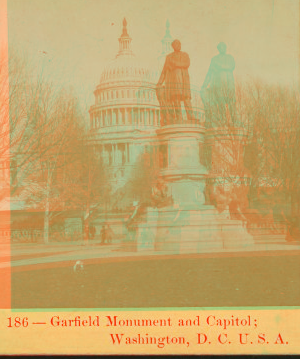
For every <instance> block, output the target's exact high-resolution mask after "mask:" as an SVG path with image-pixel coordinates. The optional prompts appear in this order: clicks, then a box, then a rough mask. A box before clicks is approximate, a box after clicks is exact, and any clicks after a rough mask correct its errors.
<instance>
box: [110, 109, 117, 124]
mask: <svg viewBox="0 0 300 359" xmlns="http://www.w3.org/2000/svg"><path fill="white" fill-rule="evenodd" d="M111 113H112V125H113V126H115V125H116V124H117V119H116V117H117V116H116V111H115V109H112V110H111Z"/></svg>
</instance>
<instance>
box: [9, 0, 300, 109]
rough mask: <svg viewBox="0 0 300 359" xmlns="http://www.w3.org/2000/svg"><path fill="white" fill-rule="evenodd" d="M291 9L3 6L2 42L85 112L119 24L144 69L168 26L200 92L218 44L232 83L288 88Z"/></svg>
mask: <svg viewBox="0 0 300 359" xmlns="http://www.w3.org/2000/svg"><path fill="white" fill-rule="evenodd" d="M298 6H299V2H298V0H8V34H9V35H8V36H9V44H10V45H12V46H13V47H14V48H16V49H17V50H18V51H23V50H25V51H26V52H27V54H28V55H29V56H30V59H31V61H32V64H33V65H34V66H35V68H36V69H37V70H40V69H42V68H43V69H44V71H45V73H46V74H48V75H49V76H51V77H52V79H53V81H57V82H62V83H66V84H71V85H72V86H74V88H75V89H76V91H78V93H79V95H80V97H81V98H82V100H83V101H86V103H87V104H88V105H90V104H91V102H92V100H93V97H92V92H93V90H94V89H95V86H96V85H97V84H98V82H99V79H100V75H101V72H102V70H103V68H104V66H105V65H106V64H107V63H108V62H109V61H110V60H112V59H113V58H114V57H115V55H116V53H117V51H118V37H119V36H120V34H121V31H122V20H123V18H124V17H126V19H127V21H128V32H129V34H130V36H131V37H132V40H133V41H132V49H133V51H134V52H135V54H136V55H137V56H138V57H139V58H140V60H141V63H149V64H154V63H155V62H156V59H157V56H158V55H159V54H160V52H161V39H162V38H163V36H164V33H165V24H166V20H167V19H169V21H170V24H171V34H172V36H173V37H174V38H178V39H180V40H181V42H182V50H183V51H186V52H188V53H189V55H190V58H191V67H190V75H191V81H192V82H193V83H195V84H197V85H199V86H201V85H202V83H203V81H204V77H205V74H206V72H207V69H208V67H209V64H210V59H211V57H212V56H214V55H216V54H217V50H216V46H217V44H218V43H219V42H220V41H224V42H226V44H227V46H228V52H229V53H231V54H232V55H233V56H234V58H235V61H236V70H235V76H236V77H245V76H250V77H252V76H258V77H262V78H263V79H264V80H266V81H275V82H288V83H291V82H292V81H294V80H295V79H296V78H297V76H298V72H297V71H298V70H297V66H298V61H299V8H298ZM44 52H46V54H45V53H44Z"/></svg>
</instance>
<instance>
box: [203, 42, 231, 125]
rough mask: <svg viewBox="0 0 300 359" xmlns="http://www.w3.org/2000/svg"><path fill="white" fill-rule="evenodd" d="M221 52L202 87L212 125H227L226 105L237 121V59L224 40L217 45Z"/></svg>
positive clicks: (207, 113)
mask: <svg viewBox="0 0 300 359" xmlns="http://www.w3.org/2000/svg"><path fill="white" fill-rule="evenodd" d="M217 49H218V51H219V54H218V55H216V56H214V57H213V58H212V60H211V63H210V67H209V69H208V72H207V75H206V77H205V80H204V83H203V85H202V88H201V97H202V101H203V104H204V108H205V115H206V116H205V117H206V118H207V117H208V120H209V121H210V122H212V123H210V124H209V125H210V126H212V127H213V126H214V125H219V124H220V123H221V124H222V125H226V123H227V120H226V105H227V106H228V110H229V113H230V117H231V121H232V123H233V124H234V123H235V122H236V117H237V116H236V106H235V102H236V100H235V85H234V77H233V70H234V68H235V61H234V58H233V56H231V55H229V54H226V50H227V46H226V44H225V43H224V42H221V43H219V45H218V46H217Z"/></svg>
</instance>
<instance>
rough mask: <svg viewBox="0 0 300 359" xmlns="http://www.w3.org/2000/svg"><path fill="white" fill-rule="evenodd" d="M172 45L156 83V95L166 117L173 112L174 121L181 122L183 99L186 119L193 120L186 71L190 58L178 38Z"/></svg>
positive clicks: (170, 115)
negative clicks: (182, 49) (182, 48)
mask: <svg viewBox="0 0 300 359" xmlns="http://www.w3.org/2000/svg"><path fill="white" fill-rule="evenodd" d="M172 47H173V49H174V52H172V53H171V54H169V55H167V57H166V60H165V64H164V67H163V70H162V72H161V75H160V78H159V80H158V83H157V85H156V88H157V91H156V93H157V97H158V100H159V102H160V104H164V108H165V109H166V110H165V112H166V115H167V117H169V118H174V112H175V115H176V120H177V121H176V122H177V123H182V121H183V119H182V112H181V102H182V101H183V103H184V106H185V110H186V113H187V118H188V121H193V110H192V104H191V89H190V77H189V73H188V68H189V66H190V58H189V55H188V54H187V53H186V52H183V51H181V43H180V41H179V40H174V41H173V42H172ZM163 84H164V86H163Z"/></svg>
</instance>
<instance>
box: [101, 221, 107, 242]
mask: <svg viewBox="0 0 300 359" xmlns="http://www.w3.org/2000/svg"><path fill="white" fill-rule="evenodd" d="M106 234H107V232H106V228H105V225H103V226H102V228H101V232H100V237H101V242H100V244H105V241H106Z"/></svg>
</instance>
